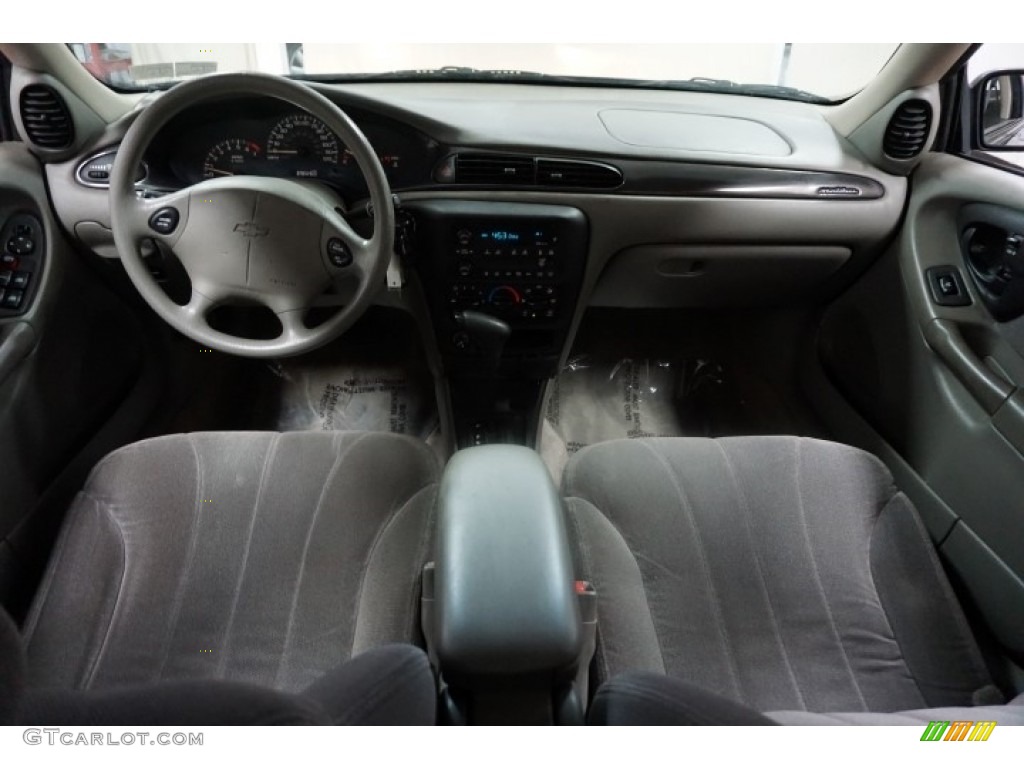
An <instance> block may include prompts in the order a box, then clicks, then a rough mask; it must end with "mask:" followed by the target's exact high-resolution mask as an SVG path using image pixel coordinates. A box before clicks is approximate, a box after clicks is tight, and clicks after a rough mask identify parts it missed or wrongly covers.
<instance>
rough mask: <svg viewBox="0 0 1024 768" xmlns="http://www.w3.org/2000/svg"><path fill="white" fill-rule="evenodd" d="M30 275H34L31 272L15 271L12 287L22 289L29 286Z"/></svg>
mask: <svg viewBox="0 0 1024 768" xmlns="http://www.w3.org/2000/svg"><path fill="white" fill-rule="evenodd" d="M30 277H32V273H31V272H15V273H14V276H13V277H12V278H11V282H10V285H11V288H21V289H22V290H24V289H25V288H28V281H29V278H30Z"/></svg>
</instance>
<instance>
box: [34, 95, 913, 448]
mask: <svg viewBox="0 0 1024 768" xmlns="http://www.w3.org/2000/svg"><path fill="white" fill-rule="evenodd" d="M314 88H315V89H316V90H317V91H319V92H320V93H321V94H322V95H324V96H326V97H327V98H329V99H330V100H332V101H333V102H334V103H335V104H336V105H338V106H339V107H341V108H342V110H344V111H345V113H346V114H347V115H348V116H349V118H350V119H351V120H352V121H353V122H354V123H355V124H356V125H357V126H358V127H359V128H360V129H361V130H362V131H363V133H364V134H365V135H366V136H367V138H368V139H369V141H370V144H371V145H372V147H373V148H374V151H375V153H376V155H377V157H378V159H380V161H381V164H382V166H383V168H384V171H385V174H386V176H387V179H388V182H389V185H390V187H391V190H392V192H393V193H395V194H396V195H397V196H398V198H397V199H398V200H399V205H398V207H399V211H400V215H399V221H400V222H401V223H402V228H401V231H400V232H398V233H397V234H398V238H397V242H398V243H399V246H400V251H401V255H402V257H403V264H402V266H403V267H404V276H403V277H399V278H398V280H399V283H401V282H402V281H404V282H406V283H407V284H415V285H416V286H418V288H419V289H421V290H420V291H413V292H412V293H410V292H409V291H406V292H405V293H404V294H403V293H402V292H401V291H398V293H399V294H401V295H400V296H399V298H398V299H397V300H398V301H399V302H400V303H404V304H406V305H408V302H409V301H411V297H412V296H414V295H416V296H419V295H422V297H423V302H422V305H423V306H422V307H421V310H419V311H421V312H422V317H421V321H422V323H421V324H422V325H426V326H429V327H430V328H431V329H432V331H433V337H434V342H435V343H436V349H437V350H438V353H439V357H440V365H441V367H442V368H443V370H444V372H445V375H446V376H447V377H448V378H449V379H450V381H451V382H452V388H453V391H454V393H455V394H454V395H453V397H454V398H455V400H457V401H458V400H466V399H467V398H468V399H469V400H472V398H473V397H474V396H475V395H474V394H473V393H475V392H477V391H478V389H479V388H478V386H477V384H476V383H475V379H477V378H479V377H493V376H498V377H499V378H500V379H501V380H502V381H511V382H517V381H518V382H521V381H526V382H527V383H526V384H524V385H520V384H510V385H509V386H510V387H512V390H513V391H509V392H506V393H504V394H503V395H502V397H504V395H507V398H506V399H508V400H510V401H513V402H517V403H522V404H523V405H522V407H521V408H518V409H517V408H513V410H519V411H522V412H524V413H531V412H535V411H536V409H537V408H538V407H539V406H538V399H539V398H540V397H541V396H542V395H541V394H540V393H541V392H542V386H541V384H540V383H541V382H543V381H545V380H547V379H548V378H549V377H550V376H552V375H553V374H554V373H555V372H556V371H557V370H558V368H559V366H560V365H562V364H563V363H564V362H565V359H566V356H567V355H568V352H569V347H570V345H571V341H572V338H573V334H574V331H575V329H576V328H577V326H578V324H579V322H580V320H581V317H582V315H583V313H584V312H585V311H586V309H587V308H589V307H618V308H645V309H652V308H653V309H661V308H692V307H704V308H706V307H751V306H787V305H793V304H794V303H801V302H808V301H810V302H814V301H820V300H822V298H823V297H825V296H827V295H829V294H830V292H834V291H837V290H840V289H841V288H842V286H843V285H844V284H847V283H848V281H849V280H850V279H851V278H850V276H851V275H855V274H857V272H858V270H859V269H860V268H861V266H862V265H864V264H866V263H868V262H869V261H870V260H871V258H872V257H873V255H875V254H877V252H878V248H879V246H880V244H881V243H883V242H885V241H886V239H887V238H888V237H889V236H891V234H892V232H893V231H894V230H895V228H896V226H897V224H898V221H899V216H900V213H901V211H902V209H903V204H904V198H905V194H906V180H905V178H904V177H902V176H899V175H896V174H890V173H887V172H886V171H883V170H880V169H879V167H877V166H876V165H873V164H871V163H870V162H868V160H867V159H866V158H865V157H863V156H862V155H861V154H860V153H859V152H858V151H857V149H856V148H855V147H853V146H852V145H851V144H850V143H848V142H847V141H845V140H843V139H840V138H839V137H838V136H837V134H836V133H835V132H834V130H833V129H832V127H831V126H830V124H829V123H828V122H827V120H826V119H825V117H824V116H823V114H822V112H821V108H820V107H817V106H813V105H808V104H804V103H798V102H791V101H781V100H776V99H769V98H757V97H749V96H738V95H722V94H711V93H696V92H680V91H667V90H640V89H621V88H619V89H609V88H580V87H566V86H554V85H515V84H481V83H371V84H337V85H330V84H317V85H315V86H314ZM147 98H159V96H155V97H154V96H150V97H147ZM136 114H138V112H137V111H135V112H131V113H129V114H128V115H126V116H125V117H124V118H122V119H121V120H119V121H117V122H115V123H112V124H110V125H108V126H107V128H106V130H105V131H104V132H103V133H102V134H101V135H99V136H98V137H97V138H96V139H95V140H94V141H93V142H92V144H91V146H89V147H88V148H87V149H86V150H85V151H83V152H79V153H78V154H76V156H74V157H71V158H68V159H66V160H64V161H63V162H51V163H49V164H47V165H46V173H47V177H48V181H49V184H50V188H51V192H52V197H53V202H54V208H55V210H56V212H57V215H58V216H59V217H60V219H61V220H62V222H63V224H64V226H65V228H66V229H67V230H68V231H69V232H72V233H74V234H75V235H76V237H77V238H78V240H79V241H80V243H81V244H82V245H83V246H85V247H86V248H88V249H90V250H92V251H94V252H96V253H98V254H99V255H101V256H104V257H108V258H116V257H117V250H116V248H115V247H114V244H113V237H112V232H111V228H110V227H111V224H110V218H111V217H110V211H109V205H108V200H107V195H106V190H105V189H104V187H105V186H106V181H107V179H108V178H109V172H110V168H111V167H112V163H113V159H114V157H115V156H116V151H117V146H118V143H119V142H120V140H121V138H122V137H123V135H124V133H125V131H126V130H127V129H128V127H129V126H130V124H131V123H132V121H133V120H134V118H135V116H136ZM236 174H255V175H266V176H277V177H283V178H290V179H296V180H298V181H300V182H303V183H320V184H325V185H327V186H328V187H329V188H330V189H331V190H333V192H334V193H335V195H336V198H337V200H338V205H339V210H343V211H345V213H346V216H348V217H349V219H350V222H351V223H352V225H353V226H354V227H356V228H357V229H359V228H360V227H362V228H363V230H364V231H368V229H369V228H372V222H371V220H370V217H369V216H368V213H369V211H368V205H367V203H368V199H367V193H366V189H367V188H366V185H365V182H363V178H362V173H361V171H360V169H359V168H358V166H357V164H356V163H355V162H354V160H353V157H352V155H351V154H350V153H349V152H348V150H347V148H346V147H345V146H344V144H343V143H342V142H341V141H340V140H339V138H338V137H337V136H336V135H335V134H334V133H333V132H332V131H331V130H329V129H328V128H327V127H326V126H325V125H324V124H323V123H321V122H320V121H319V120H318V119H316V118H313V117H312V116H311V115H308V114H305V113H303V112H300V111H297V110H296V109H295V108H294V107H292V106H290V105H288V104H286V103H284V102H279V101H275V100H273V99H270V98H268V97H255V96H250V97H245V98H242V97H234V98H230V99H227V100H221V101H217V102H209V103H205V102H204V103H196V104H194V105H190V106H189V107H187V108H185V109H184V110H183V111H182V112H180V113H179V114H178V115H177V116H176V117H175V118H174V119H173V120H172V121H171V122H169V123H168V124H167V125H166V126H164V128H163V129H162V130H161V131H160V132H159V134H157V136H156V138H155V139H154V140H153V141H152V143H151V144H150V146H149V148H148V151H147V152H146V154H145V160H144V164H143V167H141V168H140V169H139V171H138V176H137V179H138V190H139V194H142V195H147V196H159V195H161V194H164V193H166V192H167V191H170V190H177V189H181V188H184V187H187V186H190V185H192V184H196V183H199V182H202V181H204V180H206V179H211V178H219V177H224V176H231V175H236ZM392 287H393V288H394V287H395V286H392ZM410 287H411V285H410ZM394 293H395V292H394V291H392V295H391V296H390V297H388V298H387V299H386V300H387V301H392V302H393V301H394V300H395V299H396V297H395V295H394ZM467 312H468V313H470V314H469V315H467V314H466V313H467ZM473 313H478V314H482V315H484V316H485V317H486V318H497V320H499V321H500V322H501V323H503V324H505V325H506V326H507V329H508V330H507V340H504V341H501V340H498V339H496V338H488V337H487V334H488V331H487V330H486V328H483V329H481V328H474V327H473V324H474V323H479V322H484V323H485V324H486V321H481V320H480V319H479V318H477V317H476V316H475V315H474V314H473ZM467 318H468V320H467ZM467 323H468V325H469V327H467ZM481 333H482V334H483V337H481V336H480V334H481ZM459 382H462V383H461V384H460V383H459ZM466 382H469V383H466ZM460 391H462V392H464V393H465V395H464V396H463V395H460V394H459V392H460ZM487 399H488V400H490V397H488V398H487ZM489 408H490V405H486V406H480V407H475V406H471V405H470V406H464V407H463V408H462V409H461V410H462V412H463V413H465V414H466V417H465V419H461V421H464V422H465V424H464V425H463V426H461V427H458V428H457V431H458V432H459V434H460V435H461V436H460V438H459V441H458V442H459V443H460V444H467V443H471V442H478V441H479V440H480V439H481V438H480V434H479V433H480V431H481V429H482V430H483V432H486V431H487V427H486V426H484V427H483V428H480V424H481V418H482V417H481V414H482V413H485V412H487V411H488V409H489ZM456 410H459V409H458V408H456ZM457 420H459V419H457ZM526 421H527V422H529V421H531V419H526ZM524 430H525V431H524ZM530 437H531V434H530V428H529V426H528V425H527V426H523V425H519V426H516V427H515V429H514V430H513V439H515V440H526V441H528V440H529V439H530Z"/></svg>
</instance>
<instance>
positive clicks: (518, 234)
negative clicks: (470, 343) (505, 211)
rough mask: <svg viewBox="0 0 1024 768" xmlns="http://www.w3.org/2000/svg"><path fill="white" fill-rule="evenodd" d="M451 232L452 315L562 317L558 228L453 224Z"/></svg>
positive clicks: (502, 223) (518, 318)
mask: <svg viewBox="0 0 1024 768" xmlns="http://www.w3.org/2000/svg"><path fill="white" fill-rule="evenodd" d="M451 229H452V240H451V244H450V247H451V249H452V253H453V255H454V257H455V259H454V261H455V272H454V274H453V275H452V276H451V281H450V283H449V287H448V304H449V306H450V307H451V308H452V309H453V310H455V311H458V310H462V309H486V310H487V311H489V312H490V313H491V314H494V315H495V316H497V317H501V318H502V319H504V320H506V321H508V322H515V321H526V322H532V321H541V322H543V321H545V320H551V319H553V318H555V317H556V316H557V315H558V313H559V311H560V310H561V306H560V301H561V298H562V297H561V295H560V293H561V292H560V290H559V288H560V285H559V283H560V278H561V276H562V261H563V260H562V256H563V254H564V251H563V248H564V245H563V244H562V243H561V242H560V234H561V231H560V230H561V227H559V226H558V224H557V222H551V221H548V220H532V221H525V222H524V221H520V222H515V221H512V222H509V221H496V222H493V223H486V224H478V223H473V222H453V224H452V227H451ZM563 236H564V235H563Z"/></svg>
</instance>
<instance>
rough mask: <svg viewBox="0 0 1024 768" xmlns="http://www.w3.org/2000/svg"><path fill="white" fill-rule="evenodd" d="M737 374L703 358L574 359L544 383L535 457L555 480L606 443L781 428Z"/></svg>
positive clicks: (715, 435)
mask: <svg viewBox="0 0 1024 768" xmlns="http://www.w3.org/2000/svg"><path fill="white" fill-rule="evenodd" d="M735 373H736V372H735V371H734V370H732V369H731V368H729V367H727V366H724V365H723V364H721V363H718V362H716V361H714V360H711V359H708V358H686V359H674V360H669V359H650V358H636V359H631V358H624V359H621V360H615V361H608V360H600V359H594V358H591V357H589V356H586V355H582V356H579V357H576V358H573V359H571V360H570V361H569V363H568V365H567V366H566V367H565V368H564V369H563V370H562V372H561V373H560V374H559V375H558V377H557V378H556V379H555V380H554V381H553V382H552V384H551V386H550V390H549V395H548V403H547V411H546V413H545V420H544V425H543V429H542V432H541V440H540V448H541V451H540V452H541V456H542V457H543V459H544V461H545V463H546V464H547V465H548V468H549V469H550V470H551V474H552V476H553V477H554V479H555V480H556V482H557V481H559V480H560V478H561V476H562V470H563V469H564V468H565V464H566V462H568V460H569V458H570V457H571V456H572V455H573V454H574V453H576V452H577V451H578V450H580V449H581V448H584V447H586V446H588V445H592V444H594V443H600V442H604V441H606V440H619V439H623V438H638V437H680V436H684V435H687V436H694V437H717V436H721V435H728V434H756V433H769V432H775V431H780V430H779V429H777V428H776V426H777V425H774V424H770V423H765V422H764V420H763V419H759V418H757V415H758V414H757V413H755V411H756V410H761V409H754V408H752V405H753V404H752V403H750V402H748V401H747V398H746V396H745V394H744V392H742V391H741V389H740V388H739V387H738V386H737V381H736V378H737V377H736V375H735ZM764 410H766V411H771V410H773V409H771V408H768V407H764ZM781 431H787V430H785V429H782V430H781Z"/></svg>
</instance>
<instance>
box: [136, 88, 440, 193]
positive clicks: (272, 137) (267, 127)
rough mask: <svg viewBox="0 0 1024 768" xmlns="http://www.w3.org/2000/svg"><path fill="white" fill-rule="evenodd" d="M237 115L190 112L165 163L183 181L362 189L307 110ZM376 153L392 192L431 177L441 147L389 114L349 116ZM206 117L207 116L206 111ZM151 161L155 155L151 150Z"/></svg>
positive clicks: (167, 141)
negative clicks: (254, 180)
mask: <svg viewBox="0 0 1024 768" xmlns="http://www.w3.org/2000/svg"><path fill="white" fill-rule="evenodd" d="M232 111H233V113H234V114H233V116H228V117H222V118H220V119H213V120H203V121H199V120H197V119H196V116H195V115H186V117H185V120H184V121H183V123H182V124H180V125H177V126H174V127H173V129H172V130H170V131H168V132H167V135H166V136H164V137H163V141H162V142H160V143H162V144H164V145H165V146H164V154H165V160H166V163H162V164H165V165H166V166H167V168H168V171H169V173H170V175H171V176H173V177H174V178H175V179H176V180H177V181H178V182H179V183H180V184H181V185H182V186H185V185H188V184H195V183H197V182H199V181H202V180H203V179H213V178H218V177H222V176H238V175H252V176H274V177H279V178H294V179H309V180H314V181H320V182H323V183H325V184H328V185H330V186H333V187H335V188H336V189H337V190H338V191H339V192H340V193H342V194H343V195H347V196H358V195H360V194H365V191H366V182H365V181H364V179H363V175H362V172H361V171H360V170H359V167H358V165H357V164H356V161H355V158H354V156H353V155H352V153H351V152H350V151H349V150H348V148H347V147H346V146H345V145H344V143H343V142H342V141H341V139H340V138H339V137H338V136H337V135H336V134H335V133H334V131H332V130H331V129H330V128H329V127H328V126H327V125H326V124H325V123H324V122H323V121H322V120H320V119H319V118H316V117H314V116H312V115H310V114H307V113H304V112H280V111H276V110H272V111H268V110H267V108H266V106H265V105H263V104H262V103H261V104H259V105H253V109H252V110H246V109H244V108H238V109H235V110H232ZM348 114H349V116H350V117H352V118H353V120H354V122H356V124H357V125H358V126H359V128H360V129H361V130H362V131H363V133H364V134H365V135H366V137H367V139H368V140H369V141H370V144H371V146H373V148H374V150H375V151H376V153H377V156H378V158H379V159H380V161H381V164H382V165H383V167H384V172H385V174H386V175H387V177H388V181H389V182H390V183H391V186H392V188H393V189H395V190H399V189H402V188H407V187H415V186H420V185H422V184H427V183H429V182H430V172H431V169H432V168H433V165H434V163H435V161H436V159H437V156H438V145H437V143H436V142H435V141H433V140H432V139H429V138H427V137H426V136H424V135H423V134H421V133H420V132H419V131H417V130H416V129H414V128H411V127H409V126H405V125H403V124H400V123H397V122H395V121H393V120H390V119H383V118H379V117H376V116H366V115H360V116H358V117H357V116H356V115H355V114H353V113H352V112H349V113H348ZM207 117H208V115H207ZM147 160H150V161H151V162H152V153H150V154H148V155H147Z"/></svg>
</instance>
